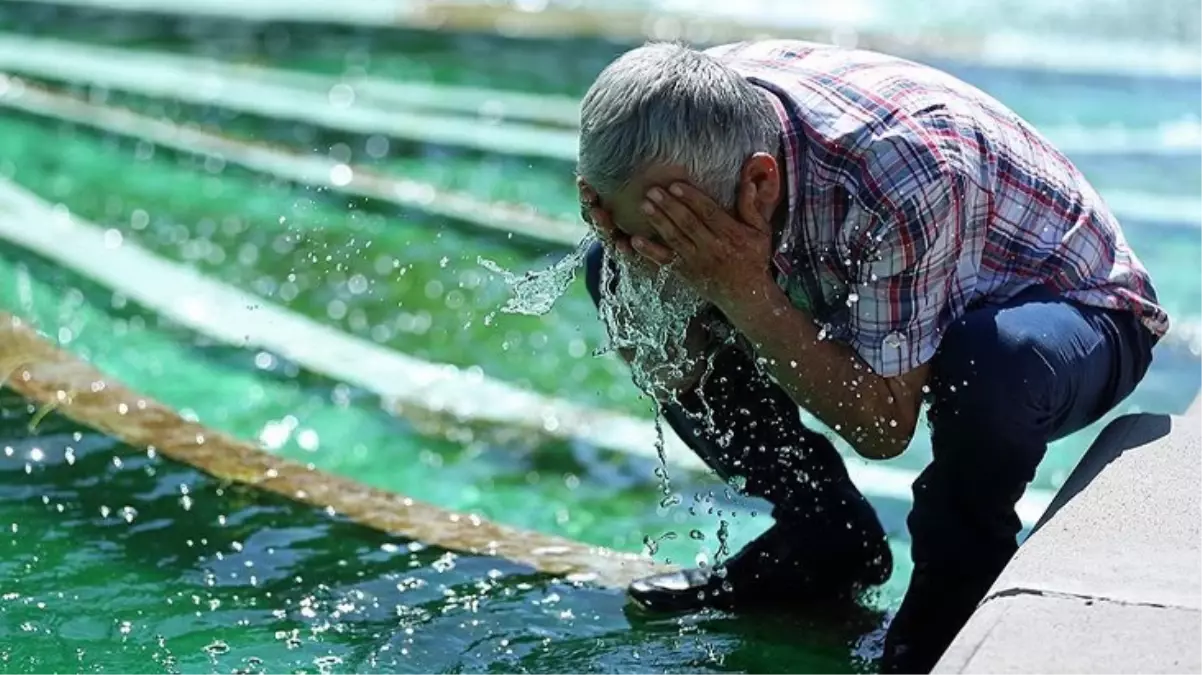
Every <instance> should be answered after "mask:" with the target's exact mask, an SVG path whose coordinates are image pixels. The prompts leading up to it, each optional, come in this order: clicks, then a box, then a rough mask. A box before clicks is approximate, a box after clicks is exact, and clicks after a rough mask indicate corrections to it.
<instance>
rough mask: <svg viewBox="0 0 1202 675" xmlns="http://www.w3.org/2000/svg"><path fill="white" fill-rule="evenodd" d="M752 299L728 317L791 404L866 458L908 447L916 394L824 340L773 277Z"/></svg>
mask: <svg viewBox="0 0 1202 675" xmlns="http://www.w3.org/2000/svg"><path fill="white" fill-rule="evenodd" d="M751 297H752V300H750V301H746V302H742V303H740V306H739V307H738V308H735V309H734V311H733V312H727V316H728V318H729V319H730V321H731V323H732V324H733V325H734V326H735V328H736V329H738V331H739V332H740V333H742V334H743V335H744V337H746V338H747V339H748V340H749V341H750V342H751V344H752V345H753V347H754V348H755V350H756V353H757V355H758V356H759V357H760V358H762V359H764V360H766V361H767V364H768V368H769V371H770V372H771V373H772V375H773V377H774V378H775V379H776V381H777V383H778V384H780V386H781V387H783V388H784V389H785V391H786V392H787V393H788V394H789V396H790V397H791V398H792V399H793V400H794V402H796V403H797V404H798V405H799V406H801V407H803V408H805V409H806V410H807V411H809V412H810V413H811V414H813V415H814V416H815V417H817V418H818V419H820V420H822V422H823V423H824V424H826V425H827V426H829V427H830V428H832V429H834V430H835V431H836V432H837V433H839V435H840V436H842V437H843V438H844V440H846V441H847V442H848V443H850V444H851V445H852V446H853V447H854V448H855V449H856V451H857V452H858V453H860V454H861V455H863V456H866V457H873V458H888V457H893V456H896V455H898V454H900V453H901V452H902V451H903V450H905V448H906V446H907V445H908V444H909V442H910V438H911V437H912V436H913V433H914V427H915V425H916V418H917V414H916V413H917V407H918V406H917V402H916V400H913V399H911V400H899V398H898V395H897V392H896V391H895V389H894V388H893V387H891V386H890V385H889V383H888V382H887V381H886V379H885V378H882V377H879V376H878V375H876V374H875V373H873V372H872V371H871V370H870V369H869V368H868V366H867V365H866V364H864V362H863V361H862V360H861V359H860V358H859V356H858V355H857V354H856V353H855V352H854V351H853V350H852V349H851V348H850V347H848V346H846V345H844V344H842V343H840V342H836V341H834V340H823V339H819V333H818V327H817V326H815V325H814V322H813V321H812V320H811V319H810V317H808V316H806V315H805V314H804V313H803V312H802V311H801V310H798V309H797V308H795V307H794V306H793V304H792V303H791V302H789V299H788V297H787V296H786V295H785V293H784V292H783V291H782V290H781V289H780V287H779V286H777V285H776V284H775V283H772V282H771V281H770V280H769V281H768V282H767V283H765V284H764V285H763V288H761V289H756V292H755V293H754V294H753V295H751ZM732 314H733V315H732Z"/></svg>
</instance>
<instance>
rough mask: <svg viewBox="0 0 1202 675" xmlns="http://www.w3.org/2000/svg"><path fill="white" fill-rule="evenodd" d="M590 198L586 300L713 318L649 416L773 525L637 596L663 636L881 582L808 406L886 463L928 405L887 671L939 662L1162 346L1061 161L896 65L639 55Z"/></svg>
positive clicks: (798, 49)
mask: <svg viewBox="0 0 1202 675" xmlns="http://www.w3.org/2000/svg"><path fill="white" fill-rule="evenodd" d="M578 174H579V176H580V190H581V203H582V212H583V215H584V216H585V218H586V219H587V220H588V221H589V222H590V223H591V224H592V225H593V227H594V228H595V229H596V231H597V233H598V235H599V238H600V239H601V241H602V243H601V244H599V245H598V246H596V247H594V249H593V250H592V251H591V252H590V254H589V256H588V259H587V281H588V285H589V288H590V291H591V293H592V295H593V297H594V299H595V300H596V301H597V302H598V304H599V307H601V308H602V309H603V310H606V308H607V307H608V308H609V310H608V311H609V315H610V316H612V315H613V312H612V305H614V303H626V304H629V305H633V306H634V307H635V308H634V309H630V311H628V312H627V320H628V321H629V320H634V319H632V318H631V317H635V316H636V315H637V314H638V313H639V312H640V311H642V312H643V313H644V314H646V311H645V310H644V309H643V308H642V307H641V306H642V305H647V304H649V303H648V300H650V299H648V298H635V299H633V302H631V301H632V298H629V297H627V298H623V297H622V293H617V294H616V296H615V295H614V294H613V293H612V291H613V290H614V289H615V288H617V286H618V285H619V283H620V281H621V277H622V275H623V274H626V275H633V274H648V275H655V274H658V272H656V269H657V268H658V269H659V270H660V271H662V272H663V273H664V274H665V275H666V278H667V279H668V283H669V284H678V285H680V286H683V287H687V288H689V289H691V290H692V291H695V293H696V294H697V295H698V296H699V297H700V298H701V299H702V300H704V301H705V304H704V307H703V309H702V310H701V311H699V312H697V313H696V314H695V316H694V317H693V318H692V319H691V320H690V322H689V323H688V325H687V329H686V333H687V335H686V339H684V340H682V341H681V344H680V345H677V347H682V346H683V347H684V348H687V349H686V351H687V353H686V354H684V355H683V356H681V357H680V363H679V364H678V365H679V367H677V368H674V369H670V372H672V373H673V376H672V377H669V378H660V379H659V380H657V381H656V382H655V391H654V393H655V394H656V395H657V397H658V398H660V400H661V401H662V404H661V407H662V410H663V412H664V415H665V417H666V418H667V419H668V421H669V422H670V423H671V425H672V427H673V428H674V429H675V431H676V432H677V434H678V435H679V436H680V437H681V438H682V439H683V440H684V441H685V442H686V443H688V444H689V445H690V446H691V447H692V448H693V449H694V450H695V451H696V452H697V453H698V454H699V455H700V456H701V457H702V458H703V459H705V460H706V461H707V462H708V463H709V465H710V466H711V467H713V468H714V469H715V471H716V472H717V473H718V474H719V475H721V476H723V477H724V478H728V479H732V480H733V479H734V478H735V477H736V476H737V477H740V478H741V480H739V481H736V482H737V483H739V484H741V485H742V486H743V489H744V491H745V492H747V493H749V494H752V495H756V496H759V497H763V498H765V499H767V500H768V501H769V502H771V503H772V504H773V507H774V511H773V518H774V521H775V524H774V525H773V527H772V528H771V529H769V530H768V531H767V532H766V533H765V534H764V535H762V536H761V537H760V538H759V539H757V540H756V541H754V542H753V543H751V544H750V545H749V546H748V547H747V548H746V549H745V550H743V551H742V552H740V553H739V554H737V555H736V556H734V557H733V558H731V559H730V560H729V561H727V562H725V563H724V564H723V565H720V566H719V567H718V568H717V569H713V570H704V569H694V570H687V571H684V572H680V573H674V574H667V575H661V576H658V577H653V578H650V579H645V580H642V581H639V582H636V583H635V584H633V585H632V586H631V588H630V595H631V596H632V598H633V599H634V600H635V601H636V602H638V603H639V604H641V605H644V606H646V607H649V608H652V609H663V610H669V611H689V610H694V609H699V608H701V607H706V606H713V607H721V608H728V609H742V608H751V607H761V608H763V607H769V608H771V607H792V606H796V605H798V604H800V603H812V602H818V601H825V600H829V599H832V598H840V597H848V596H850V595H853V594H855V593H856V592H858V591H860V590H862V589H864V588H867V587H870V586H872V585H875V584H879V583H881V582H883V581H884V580H885V579H887V578H888V576H889V574H890V572H891V570H892V560H891V558H890V553H889V548H888V545H887V541H886V536H885V533H884V532H883V530H882V528H881V525H880V524H879V522H878V520H877V518H876V515H875V513H874V512H873V511H872V509H871V507H870V506H869V505H868V504H867V502H866V501H865V500H864V498H863V496H862V495H861V494H860V493H859V492H858V491H857V490H856V488H855V486H854V485H853V484H852V483H851V481H850V480H849V479H848V475H847V472H846V470H845V468H844V466H843V463H842V461H841V459H840V457H839V456H838V454H837V453H836V451H835V449H834V448H833V447H832V445H831V443H830V442H829V441H828V440H827V439H826V438H825V437H823V436H822V435H821V434H818V433H815V432H813V431H810V430H808V429H806V428H805V427H804V426H803V425H802V423H801V422H800V419H799V415H798V407H799V406H800V407H803V408H805V409H806V410H808V411H809V412H810V413H812V414H813V415H815V416H816V417H817V418H818V419H820V420H822V421H823V422H824V423H825V424H826V425H827V426H829V427H830V428H831V429H833V430H835V431H836V432H837V433H838V434H839V435H840V436H842V437H843V438H844V439H845V440H846V441H847V442H848V443H849V444H850V445H851V446H852V447H853V448H855V450H856V452H858V453H859V454H860V455H862V456H864V457H867V458H874V459H884V458H890V457H895V456H897V455H898V454H900V453H901V452H902V451H903V450H904V449H905V448H906V446H907V445H908V444H909V442H910V440H911V437H912V435H913V433H914V429H915V426H916V423H917V420H918V418H919V411H920V408H921V406H922V405H923V404H924V403H926V404H928V405H929V409H928V420H929V423H930V426H931V434H932V446H933V461H932V462H931V464H930V465H929V466H928V467H927V468H926V469H925V470H924V471H923V472H922V473H921V475H920V476H919V478H918V480H917V481H916V482H915V483H914V487H913V492H914V506H913V510H912V512H911V514H910V518H909V521H908V524H909V528H910V532H911V541H912V556H913V559H914V566H915V569H914V573H913V576H912V578H911V581H910V586H909V590H908V592H907V594H906V596H905V599H904V601H903V602H902V605H901V607H900V609H899V611H898V612H897V614H896V616H895V618H894V620H893V621H892V623H891V625H890V627H889V632H888V635H887V639H886V647H885V657H884V664H883V667H884V669H885V670H886V671H889V672H918V671H927V670H929V669H930V668H931V667H932V666H933V665H934V663H935V662H936V660H937V659H938V658H939V656H940V655H941V654H942V652H943V650H944V649H945V648H946V646H947V645H948V644H949V643H950V641H951V640H952V638H953V637H954V635H955V633H956V632H957V631H958V630H959V628H960V627H961V626H962V625H963V623H964V621H965V620H966V619H967V618H968V616H969V615H970V614H971V612H972V610H973V609H974V607H975V605H976V604H977V603H978V602H979V601H980V600H981V599H982V597H983V596H984V594H985V592H986V591H987V589H988V587H989V586H990V584H991V583H992V582H993V581H994V580H995V579H996V577H997V575H998V573H999V572H1000V571H1001V569H1002V567H1003V566H1004V565H1005V564H1006V562H1007V561H1008V560H1009V558H1010V557H1011V556H1012V554H1013V553H1014V551H1015V550H1016V546H1017V544H1016V536H1017V534H1018V533H1019V531H1020V529H1021V524H1020V521H1019V519H1018V517H1017V515H1016V514H1015V512H1014V507H1015V504H1016V503H1017V501H1018V499H1019V498H1020V496H1021V495H1022V492H1023V491H1024V489H1025V488H1026V486H1027V484H1028V482H1029V481H1031V480H1032V478H1033V477H1034V476H1035V471H1036V468H1037V466H1038V464H1039V462H1040V460H1041V459H1042V458H1043V456H1044V453H1045V451H1046V449H1047V445H1048V442H1049V441H1052V440H1055V439H1057V438H1061V437H1063V436H1066V435H1068V434H1071V433H1073V432H1074V431H1077V430H1079V429H1081V428H1083V427H1085V426H1086V425H1088V424H1090V423H1091V422H1093V421H1095V420H1097V419H1098V418H1099V417H1100V416H1102V415H1103V414H1104V413H1106V412H1107V411H1108V410H1110V409H1111V408H1113V407H1114V406H1115V405H1116V404H1118V403H1119V402H1120V401H1122V400H1123V399H1124V398H1125V397H1126V396H1127V395H1128V394H1129V393H1130V392H1131V391H1132V389H1134V388H1135V386H1136V385H1137V384H1138V383H1139V381H1140V380H1141V379H1142V377H1143V376H1144V374H1145V372H1146V371H1147V368H1148V366H1149V364H1150V362H1151V359H1152V348H1153V346H1154V345H1155V343H1156V342H1157V340H1158V339H1159V337H1160V336H1162V335H1163V334H1164V333H1165V331H1166V330H1167V329H1168V325H1169V319H1168V316H1167V315H1166V313H1165V311H1164V310H1163V309H1162V308H1161V307H1160V306H1159V305H1158V303H1157V299H1156V294H1155V291H1154V290H1153V288H1152V283H1151V280H1150V278H1149V276H1148V273H1147V271H1146V270H1145V269H1144V268H1143V266H1142V265H1141V263H1140V262H1139V260H1138V259H1137V258H1136V256H1135V254H1134V253H1133V252H1132V251H1131V249H1130V248H1129V247H1128V245H1127V243H1126V241H1125V239H1124V237H1123V234H1122V231H1121V229H1120V227H1119V224H1118V223H1117V222H1116V220H1115V218H1114V216H1113V215H1112V214H1111V212H1110V210H1109V209H1108V208H1107V207H1106V205H1105V204H1104V203H1103V201H1102V199H1101V198H1100V197H1099V196H1098V194H1097V193H1096V192H1095V191H1094V189H1093V188H1092V187H1091V186H1090V184H1089V183H1088V182H1087V181H1086V180H1085V178H1084V177H1083V176H1082V175H1081V174H1080V172H1079V171H1078V170H1077V169H1076V168H1075V167H1074V166H1073V165H1072V164H1071V163H1070V162H1069V160H1068V159H1066V158H1065V157H1064V156H1063V155H1062V154H1061V153H1060V152H1058V151H1057V150H1056V149H1055V148H1053V147H1052V146H1051V145H1050V144H1049V143H1048V141H1047V140H1045V139H1044V138H1043V137H1042V136H1040V135H1039V133H1038V132H1036V131H1035V130H1034V129H1033V128H1032V127H1031V126H1030V125H1028V124H1027V123H1026V122H1024V121H1023V120H1021V119H1020V118H1019V117H1018V116H1017V115H1015V114H1014V113H1013V112H1011V111H1010V110H1008V109H1007V108H1006V107H1004V106H1003V105H1002V104H1000V103H999V102H997V101H996V100H994V99H992V98H990V97H988V96H987V95H985V94H984V93H982V92H981V91H979V90H977V89H975V88H973V87H971V86H969V85H967V84H965V83H963V82H960V81H958V80H956V79H955V78H953V77H951V76H949V75H947V74H944V73H942V72H939V71H937V70H934V69H932V68H928V67H925V66H922V65H918V64H915V63H911V62H908V61H904V60H900V59H895V58H891V57H888V56H884V55H880V54H874V53H870V52H864V51H855V50H847V49H841V48H837V47H831V46H822V45H816V44H809V43H803V42H794V41H769V42H758V43H745V44H738V45H727V46H722V47H718V48H715V49H711V50H709V51H706V52H698V51H694V50H691V49H688V48H686V47H683V46H676V45H667V44H653V45H648V46H645V47H643V48H640V49H636V50H633V51H631V52H629V53H627V54H625V55H624V56H622V57H621V58H619V59H618V60H616V61H615V62H614V63H612V64H611V65H610V66H609V67H608V68H606V70H605V71H604V72H602V73H601V75H600V76H599V77H598V79H597V81H596V83H595V84H594V85H593V86H592V88H591V89H590V91H589V92H588V95H587V96H586V97H585V99H584V101H583V107H582V113H581V131H580V160H579V167H578ZM603 313H605V312H604V311H603ZM636 328H637V327H636ZM661 332H662V331H661ZM729 336H734V337H735V338H737V339H731V338H730V337H729ZM627 344H628V345H629V344H633V343H627ZM677 351H679V349H678V350H677ZM652 352H653V350H651V351H647V353H652ZM622 353H623V356H625V357H626V358H627V359H628V360H634V356H633V352H632V351H631V350H630V349H626V350H623V351H622ZM659 353H661V354H669V353H675V352H671V351H670V350H669V351H664V350H661V351H660V352H659ZM646 366H647V364H641V367H646ZM744 481H745V482H744Z"/></svg>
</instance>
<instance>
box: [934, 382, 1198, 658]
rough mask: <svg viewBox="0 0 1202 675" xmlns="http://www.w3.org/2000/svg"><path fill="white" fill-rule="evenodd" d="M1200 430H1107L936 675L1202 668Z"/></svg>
mask: <svg viewBox="0 0 1202 675" xmlns="http://www.w3.org/2000/svg"><path fill="white" fill-rule="evenodd" d="M1200 425H1202V406H1200V405H1199V404H1197V403H1195V405H1194V406H1192V407H1191V409H1190V411H1189V412H1188V413H1186V414H1185V415H1183V416H1172V417H1171V416H1168V415H1152V414H1138V415H1127V416H1124V417H1121V418H1119V419H1116V420H1115V421H1114V422H1112V423H1111V424H1110V425H1108V426H1107V427H1106V428H1105V429H1104V430H1103V431H1102V433H1101V434H1099V436H1098V439H1097V441H1096V442H1095V443H1094V445H1093V447H1092V448H1091V449H1090V450H1089V452H1087V453H1086V455H1085V456H1084V457H1083V458H1082V460H1081V462H1080V463H1079V464H1078V466H1077V468H1076V470H1075V471H1074V472H1073V474H1072V475H1071V476H1070V477H1069V479H1068V481H1067V482H1066V483H1065V485H1064V487H1063V488H1062V489H1061V490H1060V492H1059V494H1057V496H1056V498H1055V499H1054V500H1053V501H1052V504H1051V506H1049V508H1048V512H1047V514H1045V515H1044V517H1043V518H1042V519H1041V520H1040V522H1039V523H1038V524H1037V525H1036V527H1035V531H1034V532H1033V534H1032V535H1031V537H1030V538H1029V539H1028V540H1027V541H1026V542H1025V543H1024V544H1023V545H1022V547H1020V549H1019V551H1018V554H1017V555H1016V556H1015V557H1014V560H1013V561H1011V563H1010V565H1009V566H1008V567H1007V568H1006V570H1005V571H1004V572H1003V573H1002V576H1001V577H1000V578H999V579H998V581H997V583H996V584H994V586H993V588H992V589H991V590H990V592H989V595H988V596H987V597H986V598H985V600H984V601H983V602H982V603H981V606H980V607H979V608H978V609H977V612H976V613H975V614H974V615H973V616H972V618H971V619H970V620H969V622H968V624H967V625H966V626H965V627H964V629H963V630H962V631H961V632H960V635H959V636H958V637H957V638H956V641H955V642H954V643H953V644H952V646H951V647H950V648H949V649H948V651H947V653H946V654H944V656H943V659H942V660H941V661H940V662H939V664H938V665H937V666H936V668H935V672H937V673H964V672H989V673H1002V672H1005V673H1049V672H1051V673H1065V672H1088V673H1103V672H1107V673H1108V672H1122V673H1161V672H1164V673H1177V672H1181V673H1187V672H1192V673H1197V672H1202V561H1200V555H1202V544H1200V538H1202V526H1200V519H1202V512H1200V506H1202V469H1200V460H1202V442H1200V437H1202V433H1200Z"/></svg>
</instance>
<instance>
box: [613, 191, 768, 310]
mask: <svg viewBox="0 0 1202 675" xmlns="http://www.w3.org/2000/svg"><path fill="white" fill-rule="evenodd" d="M642 209H643V212H644V213H645V214H646V215H647V220H648V222H649V223H650V225H651V227H652V228H654V230H655V232H656V233H657V234H658V235H659V239H660V242H653V241H651V240H650V239H647V238H645V237H634V238H633V239H632V241H631V244H632V245H633V247H634V249H635V251H637V252H638V253H639V254H641V255H642V256H644V257H645V258H647V259H649V260H651V261H652V262H654V263H656V264H657V265H661V266H663V265H671V267H672V270H673V271H674V272H676V273H677V274H679V275H680V276H681V278H683V279H684V280H685V281H686V282H688V283H689V284H691V285H692V286H693V287H694V288H695V289H696V290H697V292H698V293H700V294H701V296H702V297H704V298H705V299H706V300H709V301H710V302H712V303H713V304H714V305H716V306H717V307H718V308H719V309H721V310H723V311H724V312H728V313H729V312H730V311H731V310H735V309H738V308H740V307H741V306H742V305H743V304H744V303H746V302H747V301H752V300H755V299H759V298H757V296H759V295H762V294H763V293H764V292H765V291H766V290H767V289H770V288H772V286H775V283H774V282H773V280H772V275H771V273H770V271H769V264H770V260H771V257H772V227H771V226H770V225H769V224H768V222H767V221H766V220H764V218H763V217H762V216H761V215H760V213H759V212H758V211H757V210H756V206H755V188H754V186H752V185H751V184H750V183H748V184H745V185H743V186H742V188H741V189H740V190H739V203H738V213H739V216H738V217H737V218H736V217H734V216H731V215H730V214H728V213H726V212H725V211H724V210H723V209H722V208H721V207H720V206H718V204H717V203H716V202H714V201H713V200H712V199H710V198H709V197H708V196H706V195H705V194H704V193H703V192H701V191H700V190H698V189H697V188H695V187H693V186H691V185H688V184H685V183H675V184H673V185H672V186H671V187H670V188H669V189H668V190H664V189H662V188H652V189H651V190H650V191H649V192H648V195H647V199H646V200H645V201H644V203H643V205H642Z"/></svg>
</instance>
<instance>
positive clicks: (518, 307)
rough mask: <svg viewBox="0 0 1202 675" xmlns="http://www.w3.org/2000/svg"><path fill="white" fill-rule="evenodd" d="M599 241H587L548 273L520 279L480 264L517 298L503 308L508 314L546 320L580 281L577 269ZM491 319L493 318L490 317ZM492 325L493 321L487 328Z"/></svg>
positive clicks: (484, 261) (533, 273) (494, 265)
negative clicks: (568, 291) (549, 313)
mask: <svg viewBox="0 0 1202 675" xmlns="http://www.w3.org/2000/svg"><path fill="white" fill-rule="evenodd" d="M594 241H595V239H593V238H592V237H591V236H590V237H585V238H584V239H582V240H580V243H579V244H577V245H576V250H574V251H572V252H571V253H569V254H568V255H566V256H564V257H563V258H562V259H560V261H559V262H557V263H555V264H554V265H552V266H551V267H548V268H547V269H545V270H532V271H530V272H526V273H525V274H523V275H521V276H518V275H516V274H514V273H513V272H510V271H509V270H507V269H504V268H502V267H501V266H500V265H498V264H497V263H496V262H494V261H492V260H488V259H487V258H484V257H477V258H476V262H477V263H478V264H479V265H480V266H481V267H483V268H484V269H486V270H488V271H489V272H492V273H493V274H497V275H499V276H500V277H501V279H502V280H503V281H504V282H505V285H506V286H509V288H510V289H511V290H512V292H513V296H512V297H511V298H509V301H508V302H506V303H505V306H504V307H502V308H501V311H502V312H504V313H506V314H528V315H531V316H542V315H544V314H546V313H547V312H549V311H551V308H552V307H553V306H555V301H556V300H558V299H559V298H560V296H562V295H563V294H564V293H566V292H567V290H568V286H570V285H571V284H572V281H574V280H575V279H576V269H577V268H578V267H580V263H581V262H583V261H584V256H585V254H587V253H588V249H589V247H590V246H592V245H593V242H594ZM490 316H491V315H490ZM490 323H492V321H491V318H490V319H489V320H485V324H486V325H487V324H490Z"/></svg>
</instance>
